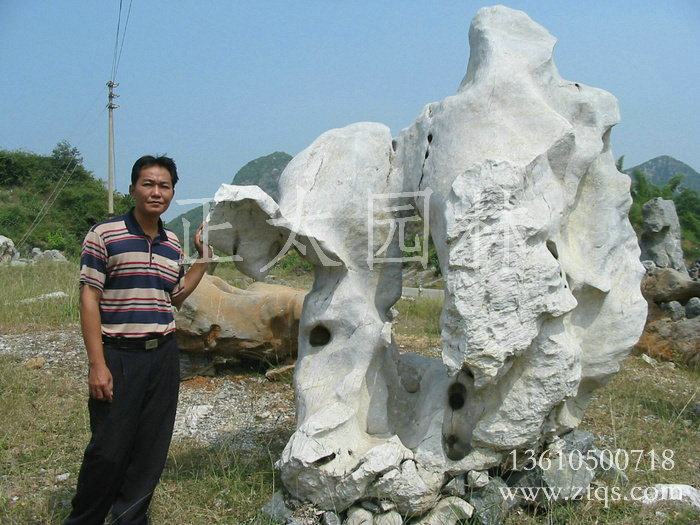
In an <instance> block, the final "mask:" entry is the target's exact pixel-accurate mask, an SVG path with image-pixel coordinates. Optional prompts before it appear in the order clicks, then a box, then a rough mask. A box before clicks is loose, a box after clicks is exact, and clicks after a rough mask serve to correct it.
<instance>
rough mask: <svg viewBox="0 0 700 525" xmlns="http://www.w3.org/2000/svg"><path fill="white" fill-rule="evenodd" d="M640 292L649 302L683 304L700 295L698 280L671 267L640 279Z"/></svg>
mask: <svg viewBox="0 0 700 525" xmlns="http://www.w3.org/2000/svg"><path fill="white" fill-rule="evenodd" d="M642 294H644V297H645V298H646V300H647V301H649V302H654V303H657V304H658V303H668V302H671V301H678V302H679V303H682V304H685V303H687V302H688V300H689V299H690V298H691V297H700V282H698V281H694V280H692V279H691V278H690V277H688V276H687V275H684V274H682V273H681V272H679V271H676V270H673V269H671V268H663V269H661V270H658V271H656V272H654V273H653V274H651V275H649V276H648V277H646V279H644V281H642Z"/></svg>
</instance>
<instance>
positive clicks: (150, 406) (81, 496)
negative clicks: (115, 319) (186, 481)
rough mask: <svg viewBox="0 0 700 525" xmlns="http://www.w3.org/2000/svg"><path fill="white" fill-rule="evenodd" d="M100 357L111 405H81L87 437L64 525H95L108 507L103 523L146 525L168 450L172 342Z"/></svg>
mask: <svg viewBox="0 0 700 525" xmlns="http://www.w3.org/2000/svg"><path fill="white" fill-rule="evenodd" d="M104 353H105V361H106V362H107V366H108V367H109V370H110V372H111V373H112V378H113V382H114V395H113V401H112V402H111V403H107V402H105V401H97V400H95V399H93V398H90V400H89V401H88V409H89V411H90V430H91V431H92V438H91V439H90V443H89V444H88V446H87V448H86V449H85V455H84V457H83V463H82V466H81V468H80V474H79V475H78V488H77V492H76V495H75V497H74V498H73V511H72V512H71V514H70V516H69V517H68V519H67V520H66V521H65V523H64V525H102V523H103V522H104V520H105V518H106V516H107V513H108V512H109V509H110V508H112V517H113V520H114V521H111V522H110V523H118V524H123V525H126V524H129V525H132V524H133V525H136V524H139V525H140V524H147V523H148V518H147V516H146V511H147V510H148V505H149V504H150V502H151V498H152V496H153V491H154V489H155V487H156V485H157V484H158V480H159V479H160V476H161V474H162V472H163V468H164V466H165V460H166V458H167V455H168V448H169V447H170V440H171V438H172V432H173V426H174V423H175V412H176V410H177V399H178V392H179V383H180V363H179V355H178V351H177V343H176V341H175V338H174V337H173V338H171V339H170V340H169V341H167V342H165V343H163V344H161V346H159V347H158V348H155V349H153V350H140V351H139V350H137V351H134V350H122V349H118V348H114V347H112V346H110V345H108V344H105V347H104Z"/></svg>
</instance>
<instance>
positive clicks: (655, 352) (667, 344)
mask: <svg viewBox="0 0 700 525" xmlns="http://www.w3.org/2000/svg"><path fill="white" fill-rule="evenodd" d="M636 348H637V350H639V351H641V352H643V353H645V354H647V355H648V356H650V357H653V358H655V359H659V360H662V361H675V362H677V363H680V364H683V365H686V366H689V367H691V368H696V369H700V317H696V318H694V319H683V320H682V321H677V322H674V321H672V320H670V319H668V318H663V319H659V320H657V321H653V322H651V323H649V324H648V325H647V326H646V327H645V328H644V332H643V333H642V337H641V338H640V339H639V342H638V343H637V346H636Z"/></svg>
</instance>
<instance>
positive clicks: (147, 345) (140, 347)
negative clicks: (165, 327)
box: [102, 332, 175, 352]
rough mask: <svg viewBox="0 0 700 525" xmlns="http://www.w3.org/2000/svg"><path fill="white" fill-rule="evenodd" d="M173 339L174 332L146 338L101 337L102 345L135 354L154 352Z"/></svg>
mask: <svg viewBox="0 0 700 525" xmlns="http://www.w3.org/2000/svg"><path fill="white" fill-rule="evenodd" d="M173 337H175V332H170V333H169V334H166V335H155V334H154V335H152V336H146V337H110V336H108V335H103V336H102V344H104V345H105V346H109V347H111V348H117V349H119V350H131V351H137V352H139V351H140V352H147V351H149V350H155V349H156V348H158V347H159V346H160V345H162V344H165V343H167V342H168V341H170V340H171V339H172V338H173Z"/></svg>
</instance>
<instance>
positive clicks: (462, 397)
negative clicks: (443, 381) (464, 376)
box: [447, 383, 467, 410]
mask: <svg viewBox="0 0 700 525" xmlns="http://www.w3.org/2000/svg"><path fill="white" fill-rule="evenodd" d="M447 399H448V402H449V404H450V408H451V409H452V410H459V409H460V408H462V407H463V406H464V404H465V403H466V402H467V388H466V387H465V386H464V385H463V384H462V383H453V384H451V385H450V388H448V389H447Z"/></svg>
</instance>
